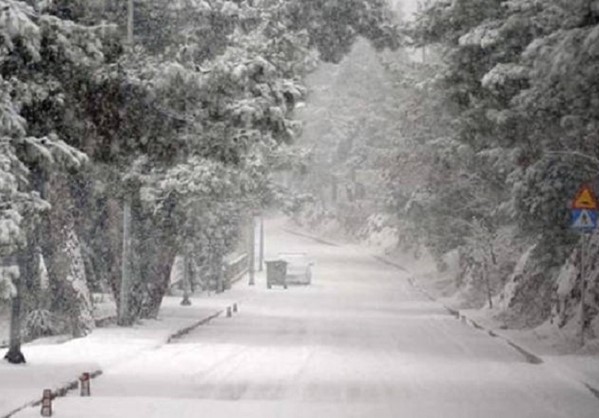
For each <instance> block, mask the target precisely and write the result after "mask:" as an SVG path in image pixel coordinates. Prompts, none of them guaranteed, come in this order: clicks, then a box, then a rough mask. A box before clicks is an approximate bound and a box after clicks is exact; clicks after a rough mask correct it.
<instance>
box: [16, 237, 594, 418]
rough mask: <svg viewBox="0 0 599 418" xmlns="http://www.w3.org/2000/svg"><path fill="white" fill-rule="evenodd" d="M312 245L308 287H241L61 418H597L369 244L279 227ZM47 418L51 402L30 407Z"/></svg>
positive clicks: (276, 246) (577, 393)
mask: <svg viewBox="0 0 599 418" xmlns="http://www.w3.org/2000/svg"><path fill="white" fill-rule="evenodd" d="M267 237H268V241H267V254H275V253H276V252H278V251H305V252H307V253H308V254H310V255H311V256H312V257H313V258H314V259H315V261H316V265H315V267H314V275H313V284H312V285H311V286H309V287H290V288H289V289H288V290H284V289H282V288H279V287H275V288H273V289H272V290H267V289H266V286H265V284H264V280H263V278H262V277H259V278H258V281H257V284H256V286H254V287H251V288H250V287H248V286H246V285H245V284H244V285H243V286H241V287H240V289H238V290H235V292H237V295H236V296H238V297H239V299H238V300H239V301H240V304H239V308H240V311H239V313H237V314H235V315H234V316H233V317H232V318H226V317H219V318H217V319H215V320H213V321H212V322H210V323H209V324H207V325H204V326H201V327H199V328H197V329H196V330H194V331H193V332H192V333H191V334H189V335H187V336H185V337H183V338H181V339H179V340H177V341H176V342H174V343H172V344H169V345H166V346H164V347H162V348H159V349H155V350H149V351H145V352H144V353H142V354H141V355H139V356H138V357H136V358H135V359H133V360H131V361H129V362H127V363H126V364H120V365H118V366H115V367H112V368H108V369H107V370H105V373H104V375H102V376H101V377H99V378H98V379H95V380H94V381H93V382H92V392H93V396H92V397H91V398H79V397H76V396H75V394H73V395H71V396H69V397H67V398H64V399H59V400H57V401H56V405H55V411H56V413H55V416H57V417H84V416H85V417H123V418H130V417H140V418H141V417H143V418H154V417H173V418H179V417H210V418H217V417H227V418H233V417H240V418H249V417H260V418H264V417H377V418H380V417H408V418H418V417H443V418H450V417H456V418H469V417H472V418H487V417H498V418H499V417H501V418H506V417H510V418H514V417H539V418H551V417H564V418H566V417H567V418H572V417H589V418H590V417H593V418H596V417H597V416H599V412H598V411H599V401H598V400H597V399H596V398H594V397H593V396H592V395H591V393H590V392H589V391H588V390H587V389H586V388H585V387H584V386H583V385H582V384H580V383H578V382H576V381H573V380H570V379H569V378H566V377H563V376H560V375H559V373H558V372H556V371H554V370H553V369H552V368H551V367H549V366H547V365H545V364H540V365H535V364H530V363H528V362H526V360H525V358H524V357H523V356H522V355H521V354H519V353H518V352H517V351H515V350H514V349H513V348H511V347H509V346H508V345H507V343H505V342H504V341H502V340H499V339H496V338H492V337H490V336H489V335H487V334H485V333H483V332H480V331H478V330H476V329H473V328H471V327H468V326H466V325H464V324H462V323H461V322H460V321H458V320H456V319H455V318H454V317H453V316H451V315H450V314H449V313H448V312H447V311H446V310H445V309H444V308H443V307H442V306H441V305H439V304H437V303H436V302H432V301H430V300H428V299H427V298H426V297H424V296H423V295H422V294H420V293H419V292H418V291H416V290H415V289H413V288H412V287H411V286H410V284H409V282H408V280H407V273H403V272H401V271H400V270H398V269H395V268H393V267H390V266H387V265H384V264H382V263H380V262H378V261H376V260H375V259H374V258H373V257H371V256H370V255H369V254H368V253H366V252H365V251H364V250H362V249H360V248H357V247H351V246H343V247H335V246H330V245H325V244H323V243H318V242H315V241H312V240H310V239H308V238H303V237H298V236H295V235H291V234H289V233H286V232H284V231H282V230H280V229H276V230H275V229H270V228H268V229H267ZM17 416H18V417H24V416H32V417H33V416H39V408H36V409H28V410H26V411H23V412H22V413H20V414H18V415H17Z"/></svg>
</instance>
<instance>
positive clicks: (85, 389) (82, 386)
mask: <svg viewBox="0 0 599 418" xmlns="http://www.w3.org/2000/svg"><path fill="white" fill-rule="evenodd" d="M79 393H80V395H81V396H91V391H90V376H89V373H82V374H81V376H79Z"/></svg>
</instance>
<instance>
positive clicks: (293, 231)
mask: <svg viewBox="0 0 599 418" xmlns="http://www.w3.org/2000/svg"><path fill="white" fill-rule="evenodd" d="M281 229H282V230H283V231H285V232H289V233H290V234H293V235H297V236H300V237H304V238H309V239H311V240H314V241H316V242H320V243H321V244H325V245H330V246H331V247H341V244H338V243H336V242H333V241H329V240H327V239H324V238H320V237H316V236H314V235H310V234H307V233H305V232H300V231H296V230H294V229H289V228H281Z"/></svg>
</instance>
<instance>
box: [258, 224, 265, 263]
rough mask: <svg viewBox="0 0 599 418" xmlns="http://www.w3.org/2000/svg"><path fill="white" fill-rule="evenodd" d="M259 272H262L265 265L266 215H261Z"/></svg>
mask: <svg viewBox="0 0 599 418" xmlns="http://www.w3.org/2000/svg"><path fill="white" fill-rule="evenodd" d="M258 262H259V263H260V264H258V271H262V269H263V264H264V215H260V257H259V259H258Z"/></svg>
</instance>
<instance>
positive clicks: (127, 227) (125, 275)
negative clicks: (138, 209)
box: [118, 197, 131, 326]
mask: <svg viewBox="0 0 599 418" xmlns="http://www.w3.org/2000/svg"><path fill="white" fill-rule="evenodd" d="M130 283H131V202H130V201H129V198H128V197H126V198H125V202H124V205H123V252H122V260H121V291H120V295H119V312H118V314H119V316H118V324H119V325H121V326H127V325H130V324H129V291H130V290H131V286H130Z"/></svg>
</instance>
